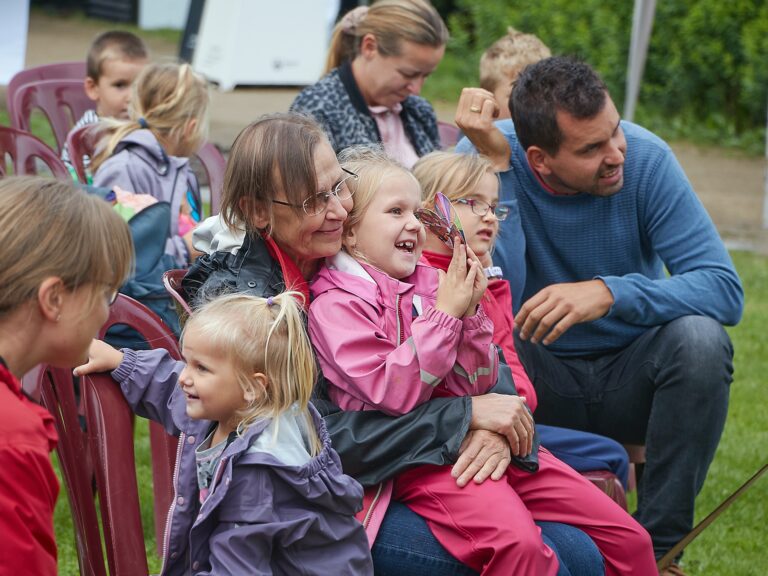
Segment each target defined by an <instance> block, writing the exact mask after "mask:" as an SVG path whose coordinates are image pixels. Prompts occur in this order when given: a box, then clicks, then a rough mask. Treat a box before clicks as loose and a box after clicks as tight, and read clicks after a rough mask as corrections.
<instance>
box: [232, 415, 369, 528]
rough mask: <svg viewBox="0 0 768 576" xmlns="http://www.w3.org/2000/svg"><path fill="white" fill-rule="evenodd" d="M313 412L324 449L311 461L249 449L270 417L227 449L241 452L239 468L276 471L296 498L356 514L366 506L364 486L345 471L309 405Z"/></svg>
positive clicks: (238, 461) (330, 509)
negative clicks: (296, 462) (287, 460)
mask: <svg viewBox="0 0 768 576" xmlns="http://www.w3.org/2000/svg"><path fill="white" fill-rule="evenodd" d="M309 411H310V415H311V416H312V421H313V423H314V426H315V429H316V430H317V433H318V436H319V437H320V442H321V445H322V449H321V451H320V453H319V454H318V455H317V456H315V457H314V458H312V460H310V461H309V462H308V463H307V464H304V465H302V466H292V465H289V464H285V463H283V462H281V461H280V460H279V459H277V458H276V457H275V456H274V455H272V454H269V453H266V452H249V451H248V447H249V446H250V444H251V442H252V441H253V439H254V438H256V437H257V436H258V435H260V434H261V433H262V432H263V431H264V429H265V428H266V427H267V426H268V425H269V422H270V421H269V420H268V419H265V420H262V421H260V422H258V423H256V424H254V425H253V426H251V427H250V428H249V429H248V431H247V432H246V433H245V434H244V435H243V436H242V437H241V438H237V439H236V440H235V441H233V442H232V444H231V445H230V446H229V447H228V448H227V451H228V452H230V451H232V452H234V453H237V454H240V456H239V457H237V465H238V466H239V467H240V466H264V467H268V468H269V469H270V470H271V472H272V474H274V475H276V476H279V477H280V478H281V479H282V480H283V482H284V483H285V486H289V487H290V488H291V489H292V490H293V497H294V498H295V499H296V500H299V501H304V502H306V503H307V505H308V506H309V507H313V508H320V509H324V510H327V511H328V512H329V513H333V514H339V513H341V514H349V515H354V514H355V513H357V511H358V510H360V508H361V507H362V499H363V489H362V487H361V486H360V485H359V484H358V483H357V482H355V481H354V480H352V478H350V477H349V476H346V475H345V474H344V473H343V471H342V469H341V461H340V460H339V456H338V454H336V452H335V451H334V450H333V449H332V447H331V437H330V434H328V430H327V429H326V427H325V425H324V423H323V420H322V418H321V417H320V414H319V413H318V412H317V410H316V409H315V407H314V406H312V404H310V405H309Z"/></svg>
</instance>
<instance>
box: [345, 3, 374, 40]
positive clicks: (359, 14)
mask: <svg viewBox="0 0 768 576" xmlns="http://www.w3.org/2000/svg"><path fill="white" fill-rule="evenodd" d="M367 14H368V6H358V7H357V8H354V9H352V10H350V11H349V12H347V13H346V14H344V17H343V18H342V19H341V30H342V32H344V34H350V35H354V34H355V32H356V31H357V27H358V26H359V25H360V22H362V21H363V20H365V16H366V15H367Z"/></svg>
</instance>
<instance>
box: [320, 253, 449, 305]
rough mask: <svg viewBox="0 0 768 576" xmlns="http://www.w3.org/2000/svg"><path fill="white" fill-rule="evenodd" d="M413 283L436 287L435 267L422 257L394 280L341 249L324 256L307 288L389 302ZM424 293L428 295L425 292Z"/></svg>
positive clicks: (389, 303)
mask: <svg viewBox="0 0 768 576" xmlns="http://www.w3.org/2000/svg"><path fill="white" fill-rule="evenodd" d="M414 285H419V286H421V285H424V286H428V287H433V286H434V287H436V286H437V271H436V270H435V269H434V268H432V267H431V266H429V265H428V264H427V263H426V261H419V263H418V264H416V270H414V272H413V274H411V275H410V276H408V277H407V278H403V279H402V280H397V279H395V278H392V277H391V276H389V275H387V274H386V273H384V272H382V271H381V270H378V269H376V268H374V267H373V266H369V265H368V264H364V263H362V262H359V261H358V260H355V259H354V258H353V257H352V256H350V255H349V254H347V253H346V252H345V251H344V250H342V251H341V252H339V253H338V254H336V255H335V256H331V257H329V258H326V259H325V262H324V264H323V266H322V267H321V268H320V270H319V271H318V273H317V274H316V275H315V277H314V279H313V280H312V283H311V284H310V287H309V288H310V291H311V293H312V298H317V297H318V296H320V295H321V294H323V293H325V292H328V291H329V290H333V289H336V288H338V289H341V290H344V291H346V292H349V293H350V294H352V295H354V296H357V297H358V298H362V299H364V300H366V301H367V302H378V303H379V304H380V305H384V306H391V305H392V304H393V302H394V296H397V295H399V294H405V293H406V292H409V291H411V290H414V289H415V286H414ZM420 292H421V290H420ZM425 295H429V292H428V291H427V292H426V294H425Z"/></svg>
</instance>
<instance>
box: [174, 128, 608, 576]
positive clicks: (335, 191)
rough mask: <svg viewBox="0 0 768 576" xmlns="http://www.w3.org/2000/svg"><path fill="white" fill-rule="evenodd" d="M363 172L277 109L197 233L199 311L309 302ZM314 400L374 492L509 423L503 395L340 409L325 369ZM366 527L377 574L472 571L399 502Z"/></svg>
mask: <svg viewBox="0 0 768 576" xmlns="http://www.w3.org/2000/svg"><path fill="white" fill-rule="evenodd" d="M356 177H357V176H356V174H354V173H352V172H350V171H348V170H345V169H344V168H343V167H341V166H340V165H339V162H338V161H337V159H336V155H335V153H334V150H333V148H332V147H331V145H330V143H329V141H328V138H327V137H326V135H325V134H324V133H323V130H322V129H321V128H320V126H319V125H318V124H316V123H315V122H314V121H312V120H310V119H308V118H306V117H304V116H301V115H297V114H291V113H289V114H275V115H270V116H265V117H263V118H261V119H259V120H256V121H255V122H253V123H252V124H250V125H249V126H247V127H246V128H245V129H244V130H243V131H242V132H241V133H240V135H239V136H238V137H237V139H236V141H235V143H234V145H233V147H232V151H231V155H230V158H229V162H228V164H227V171H226V175H225V181H224V197H223V199H222V213H221V215H220V216H218V217H213V218H209V219H208V220H206V222H204V223H203V224H202V225H201V226H199V227H198V229H197V230H196V231H195V246H196V248H197V249H198V250H201V251H203V252H205V253H206V254H205V255H204V256H202V257H200V258H199V259H198V260H197V262H196V263H195V264H194V265H193V266H192V267H191V268H190V270H189V272H188V273H187V275H186V277H185V278H184V281H183V289H184V292H185V296H186V297H187V299H188V300H189V301H190V303H191V304H192V306H193V307H194V306H197V305H199V304H201V303H203V302H205V301H207V300H209V299H211V298H215V297H216V296H217V295H219V294H222V293H227V292H250V293H252V294H256V295H259V296H272V295H275V294H278V293H280V292H282V291H283V290H285V289H286V288H290V289H292V290H299V291H301V292H303V293H304V294H305V297H306V301H307V302H309V294H308V282H309V281H310V280H311V278H312V277H313V276H314V274H315V272H316V271H317V270H318V268H319V267H320V264H321V262H322V260H323V259H324V258H326V257H328V256H333V255H335V254H336V253H337V252H338V251H339V250H340V249H341V237H342V229H343V225H344V221H345V220H346V218H347V214H348V212H349V211H350V210H351V208H352V205H353V201H354V197H353V195H352V192H351V190H350V188H349V187H348V186H347V183H348V182H349V180H350V179H352V178H356ZM313 403H314V404H315V406H316V407H317V408H318V410H319V411H320V412H321V414H323V416H324V418H325V422H326V425H327V427H328V430H329V432H330V433H331V438H332V442H333V446H334V448H335V449H336V451H337V452H338V453H339V455H340V457H341V460H342V464H343V467H344V472H345V473H347V474H349V475H350V476H352V477H354V478H355V479H356V480H358V481H359V482H360V483H361V484H362V485H363V486H364V487H365V488H366V497H367V498H368V499H370V498H375V497H376V494H377V492H376V491H377V487H378V486H379V484H380V483H381V482H383V481H384V480H386V479H388V478H391V477H393V476H395V475H397V474H398V473H400V472H402V471H404V470H407V469H409V468H412V467H413V466H416V465H419V464H437V465H445V464H453V463H454V462H455V461H456V460H457V458H458V457H459V453H460V452H461V449H462V443H463V442H464V440H465V438H467V436H468V435H470V436H471V434H469V432H470V427H471V426H472V427H478V428H482V427H484V426H486V427H489V428H490V427H498V426H503V425H504V424H503V423H504V422H505V421H506V419H508V416H507V415H506V414H505V413H504V411H505V404H504V399H503V398H502V397H500V396H497V395H490V396H487V397H485V398H484V399H480V398H475V399H472V398H468V397H464V398H439V399H434V400H431V401H429V402H427V403H425V404H424V405H423V406H421V407H419V408H418V409H416V410H414V411H412V412H410V413H409V414H407V415H405V416H401V417H390V416H387V415H385V414H383V413H380V412H376V411H368V412H342V411H340V410H339V408H338V407H337V406H335V405H333V404H332V403H330V402H329V401H327V397H326V394H325V381H324V379H323V377H322V376H320V377H319V379H318V383H317V386H316V393H315V397H314V399H313ZM493 458H494V455H492V454H487V453H485V452H483V451H482V450H478V453H477V455H476V456H475V457H474V458H469V457H468V456H465V457H464V461H465V465H466V466H467V468H468V469H469V470H471V471H472V472H471V474H472V475H473V474H475V473H476V472H477V471H478V470H483V469H484V468H483V467H484V465H485V464H486V462H490V461H492V460H493ZM489 466H490V464H489ZM494 467H495V464H494ZM489 473H490V472H489ZM468 477H471V475H470V476H468ZM369 504H370V500H369ZM370 522H376V523H381V530H380V531H379V536H378V537H377V539H376V542H375V545H373V547H372V553H373V559H374V565H375V568H376V571H377V573H382V574H383V573H393V574H394V573H396V574H401V575H403V576H408V575H411V574H414V575H415V574H434V575H440V574H473V572H472V571H471V570H470V569H469V568H466V567H464V566H462V565H461V564H459V563H458V561H456V560H455V559H454V558H453V557H451V556H450V555H449V554H448V553H447V552H446V551H445V550H444V549H443V548H442V547H441V546H440V544H438V543H437V541H436V540H435V538H434V537H433V536H432V534H431V533H430V532H429V529H428V528H427V525H426V523H425V522H424V521H423V520H422V519H421V518H420V517H418V516H417V515H416V514H415V513H414V512H412V511H411V510H410V509H408V508H407V507H406V506H404V505H402V504H398V503H393V505H392V506H390V507H389V508H388V509H387V511H386V514H385V516H384V518H383V519H382V518H366V519H365V520H364V523H365V524H366V525H367V524H369V523H370ZM543 535H544V537H545V539H547V538H550V536H551V539H548V540H546V541H547V543H551V547H553V548H554V549H560V550H562V549H563V548H567V549H568V557H567V558H564V562H563V565H564V566H565V565H566V564H568V563H570V565H571V566H572V567H574V573H577V572H578V573H582V574H592V573H599V572H596V571H590V570H589V568H587V569H585V570H580V571H579V570H577V569H576V567H577V566H583V565H587V566H592V567H594V566H595V565H597V566H598V567H599V566H600V565H601V563H600V556H599V554H598V553H597V550H596V548H595V547H594V544H592V542H591V541H590V540H589V538H588V537H586V535H584V534H583V533H582V532H580V531H578V530H576V529H575V528H571V527H568V526H565V525H560V524H552V523H549V524H548V525H546V526H543ZM561 543H562V544H561ZM561 557H562V556H561ZM561 573H562V574H570V573H571V572H569V571H568V570H567V569H564V570H563V571H561Z"/></svg>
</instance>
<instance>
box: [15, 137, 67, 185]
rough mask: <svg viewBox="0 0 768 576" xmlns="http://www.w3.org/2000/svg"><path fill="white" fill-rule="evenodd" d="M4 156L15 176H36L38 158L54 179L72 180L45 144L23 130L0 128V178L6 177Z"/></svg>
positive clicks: (57, 157)
mask: <svg viewBox="0 0 768 576" xmlns="http://www.w3.org/2000/svg"><path fill="white" fill-rule="evenodd" d="M6 154H8V155H10V157H11V163H12V165H13V169H14V172H15V173H16V174H17V175H28V174H37V167H36V166H35V158H38V159H40V160H41V161H42V162H44V163H45V164H46V165H47V166H48V168H49V169H50V170H51V173H52V174H53V175H54V176H55V177H56V178H61V179H64V180H71V179H72V177H71V176H70V174H69V170H67V167H66V166H65V165H64V162H62V161H61V158H59V156H58V155H57V154H56V152H54V151H53V150H51V148H49V147H48V145H47V144H46V143H45V142H43V141H42V140H40V139H38V138H36V137H35V136H33V135H32V134H29V133H28V132H24V131H23V130H17V129H15V128H9V127H7V126H0V177H2V176H6V166H5V155H6Z"/></svg>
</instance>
